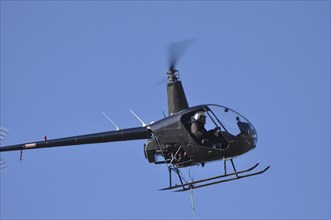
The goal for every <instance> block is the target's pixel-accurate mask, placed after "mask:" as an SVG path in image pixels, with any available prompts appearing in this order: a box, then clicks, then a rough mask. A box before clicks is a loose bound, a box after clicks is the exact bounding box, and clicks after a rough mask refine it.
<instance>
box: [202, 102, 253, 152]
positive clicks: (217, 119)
mask: <svg viewBox="0 0 331 220" xmlns="http://www.w3.org/2000/svg"><path fill="white" fill-rule="evenodd" d="M204 111H205V112H206V114H207V116H208V117H207V122H206V127H207V128H208V127H210V128H212V127H219V128H220V129H221V130H222V131H224V132H225V133H227V134H228V136H238V135H242V136H245V137H246V138H247V139H250V140H251V144H250V145H251V146H250V147H253V148H254V147H255V145H256V143H257V132H256V129H255V128H254V126H253V124H252V123H251V122H249V121H248V119H246V118H245V117H244V116H242V115H241V114H239V113H238V112H236V111H234V110H232V109H230V108H228V107H225V106H221V105H215V104H209V105H205V106H204Z"/></svg>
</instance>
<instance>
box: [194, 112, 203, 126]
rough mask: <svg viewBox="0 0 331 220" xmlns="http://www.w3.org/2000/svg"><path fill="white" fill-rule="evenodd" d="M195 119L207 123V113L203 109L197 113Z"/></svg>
mask: <svg viewBox="0 0 331 220" xmlns="http://www.w3.org/2000/svg"><path fill="white" fill-rule="evenodd" d="M194 120H195V121H198V122H200V123H203V124H206V113H204V112H203V111H201V112H197V113H195V115H194Z"/></svg>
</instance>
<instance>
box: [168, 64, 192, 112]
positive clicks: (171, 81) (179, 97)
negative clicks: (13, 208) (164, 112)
mask: <svg viewBox="0 0 331 220" xmlns="http://www.w3.org/2000/svg"><path fill="white" fill-rule="evenodd" d="M167 75H168V83H167V95H168V114H169V115H172V114H175V113H177V112H179V111H181V110H184V109H186V108H188V107H189V106H188V103H187V99H186V96H185V92H184V88H183V85H182V82H181V81H180V80H179V72H178V70H176V69H174V67H173V66H171V67H170V68H169V70H168V72H167Z"/></svg>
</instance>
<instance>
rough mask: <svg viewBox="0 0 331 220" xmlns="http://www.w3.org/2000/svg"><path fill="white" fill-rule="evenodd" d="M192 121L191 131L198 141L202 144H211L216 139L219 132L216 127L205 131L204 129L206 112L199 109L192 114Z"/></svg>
mask: <svg viewBox="0 0 331 220" xmlns="http://www.w3.org/2000/svg"><path fill="white" fill-rule="evenodd" d="M193 118H194V121H193V123H192V125H191V132H192V133H193V134H194V135H195V137H196V138H197V139H198V141H199V143H201V144H202V145H211V144H213V143H214V142H216V141H217V137H218V134H219V130H218V129H212V130H210V131H207V130H206V129H205V124H206V118H207V117H206V114H205V112H203V111H199V112H197V113H195V115H194V117H193Z"/></svg>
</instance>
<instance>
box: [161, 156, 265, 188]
mask: <svg viewBox="0 0 331 220" xmlns="http://www.w3.org/2000/svg"><path fill="white" fill-rule="evenodd" d="M231 164H232V166H233V169H234V172H233V173H229V174H228V173H227V172H226V161H224V171H225V174H224V175H220V176H215V177H211V178H207V179H201V180H197V181H192V182H187V183H183V182H182V181H180V182H181V184H179V185H175V186H172V185H171V183H170V186H169V187H166V188H163V189H160V190H172V189H177V188H182V189H179V190H175V191H174V192H183V191H187V190H192V189H196V188H201V187H205V186H210V185H214V184H219V183H223V182H229V181H233V180H237V179H243V178H246V177H250V176H255V175H259V174H262V173H264V172H265V171H267V170H268V169H269V168H270V166H268V167H266V168H265V169H264V170H262V171H259V172H255V173H249V174H246V175H239V174H245V173H247V172H250V171H252V170H254V169H255V168H256V167H257V166H258V165H259V163H257V164H255V165H254V166H252V167H250V168H248V169H246V170H241V171H236V168H235V166H234V163H233V161H232V159H231ZM177 174H178V173H177ZM230 176H235V177H233V178H228V179H223V178H226V177H230ZM179 178H180V176H179ZM220 179H221V180H220ZM180 180H181V178H180ZM212 180H215V181H214V182H209V181H212ZM170 181H171V180H170ZM206 182H207V183H206ZM208 182H209V183H208ZM196 184H199V185H196Z"/></svg>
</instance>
